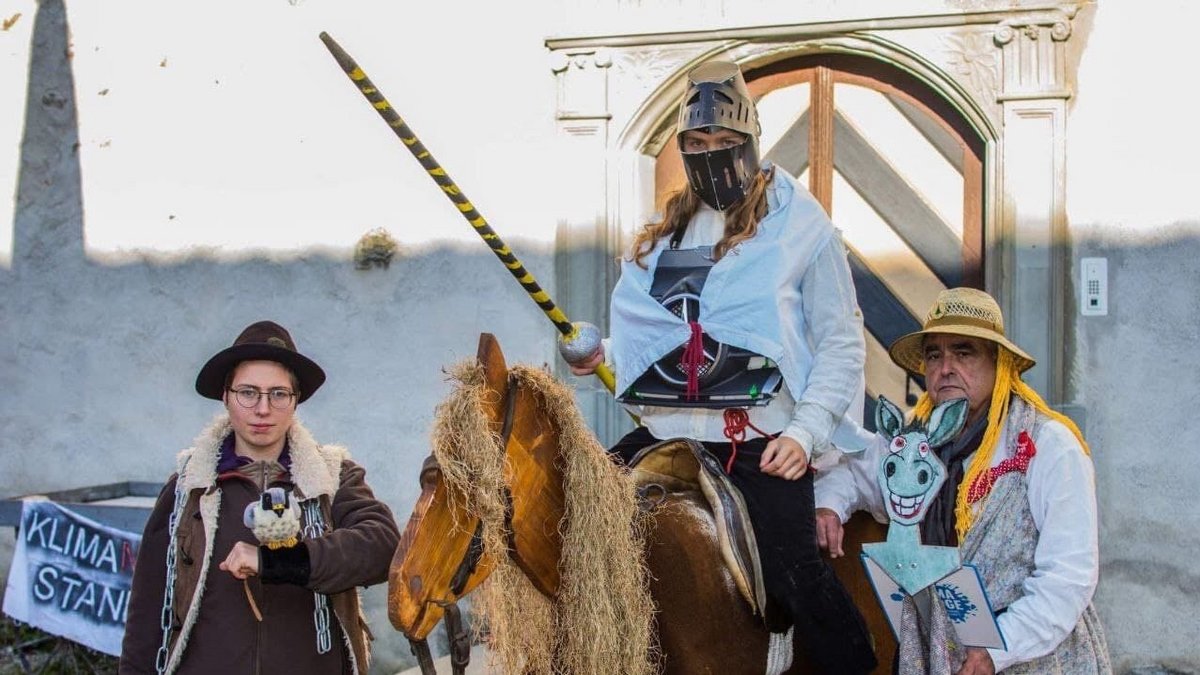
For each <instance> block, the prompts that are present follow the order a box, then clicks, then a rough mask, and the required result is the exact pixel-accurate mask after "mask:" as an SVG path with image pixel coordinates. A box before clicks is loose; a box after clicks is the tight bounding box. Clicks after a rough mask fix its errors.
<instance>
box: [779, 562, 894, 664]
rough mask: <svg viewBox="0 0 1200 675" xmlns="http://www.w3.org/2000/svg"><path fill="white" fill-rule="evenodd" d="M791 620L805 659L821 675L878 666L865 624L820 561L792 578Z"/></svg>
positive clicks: (846, 595) (833, 576) (840, 584)
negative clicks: (814, 665)
mask: <svg viewBox="0 0 1200 675" xmlns="http://www.w3.org/2000/svg"><path fill="white" fill-rule="evenodd" d="M792 581H793V583H794V587H795V589H796V593H795V595H794V596H793V597H794V600H793V603H792V607H791V610H792V618H793V620H794V622H795V624H796V633H797V634H798V635H799V636H800V639H801V644H803V645H804V647H805V649H806V651H807V652H808V654H809V657H810V658H811V659H812V661H813V662H814V663H816V664H817V666H819V667H820V669H821V672H822V673H831V674H832V673H837V674H839V675H841V674H845V675H859V674H860V673H869V672H871V671H872V670H874V669H875V667H876V666H877V665H878V664H879V662H878V661H877V660H876V658H875V651H874V649H872V645H871V634H870V632H869V631H868V630H867V624H866V621H865V620H864V619H863V616H862V614H861V613H860V612H859V611H858V607H856V606H855V605H854V600H852V599H851V598H850V594H849V593H847V592H846V589H845V587H843V586H842V583H841V581H839V580H838V578H837V577H836V576H835V575H834V574H833V571H832V570H831V569H829V566H828V565H826V564H825V563H824V562H823V561H822V562H820V563H818V564H814V565H808V566H805V568H804V569H802V570H799V571H798V572H797V574H795V575H792Z"/></svg>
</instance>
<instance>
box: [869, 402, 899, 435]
mask: <svg viewBox="0 0 1200 675" xmlns="http://www.w3.org/2000/svg"><path fill="white" fill-rule="evenodd" d="M902 426H904V415H903V414H902V413H901V412H900V409H899V408H897V407H896V404H895V403H892V402H891V401H889V400H887V397H885V396H880V397H879V399H878V400H877V401H876V403H875V429H877V430H878V431H880V432H881V433H884V434H886V435H887V437H888V438H894V437H895V436H896V434H898V433H900V427H902Z"/></svg>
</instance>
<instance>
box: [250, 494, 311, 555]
mask: <svg viewBox="0 0 1200 675" xmlns="http://www.w3.org/2000/svg"><path fill="white" fill-rule="evenodd" d="M242 521H243V522H244V523H245V524H246V527H248V528H250V531H251V532H253V533H254V536H255V537H258V542H259V543H260V544H262V545H263V546H266V547H267V548H269V549H272V550H274V549H277V548H286V547H289V546H295V545H296V543H297V542H298V541H299V535H300V505H299V504H298V503H297V502H296V500H295V499H292V495H290V494H289V493H288V492H287V491H286V490H284V489H283V488H281V487H272V488H267V490H266V491H265V492H263V493H262V498H260V499H259V500H258V501H256V502H250V503H249V504H247V505H246V511H245V513H243V514H242Z"/></svg>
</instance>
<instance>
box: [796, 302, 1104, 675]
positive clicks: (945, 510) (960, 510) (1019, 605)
mask: <svg viewBox="0 0 1200 675" xmlns="http://www.w3.org/2000/svg"><path fill="white" fill-rule="evenodd" d="M889 353H890V355H891V357H892V360H893V361H894V362H895V363H896V364H897V365H899V366H900V367H901V368H904V369H905V370H907V371H908V372H909V373H912V374H913V375H916V376H923V377H924V378H925V385H926V392H925V393H924V394H923V395H922V396H921V397H920V399H918V401H917V404H916V407H915V408H914V409H913V412H912V414H913V415H914V416H915V417H916V418H917V419H920V420H927V419H929V417H930V413H931V411H932V410H933V409H934V407H935V406H936V405H938V404H939V403H942V402H944V401H948V400H951V399H955V398H966V399H967V400H968V405H969V411H968V415H967V421H966V423H965V425H964V426H963V429H962V431H960V432H959V433H958V434H957V435H955V436H954V437H953V438H951V439H949V440H948V441H947V442H946V443H945V444H944V445H941V446H940V447H937V448H935V449H934V451H935V452H936V454H937V455H938V457H940V459H941V460H942V462H943V463H944V464H945V466H946V467H947V480H946V481H945V482H944V483H943V484H942V485H941V487H940V489H939V490H938V492H937V493H936V495H935V496H934V497H933V498H932V502H929V506H928V509H929V510H928V511H927V513H926V517H925V519H924V520H923V521H922V522H921V524H920V529H921V541H922V542H923V543H924V544H926V545H933V546H958V547H959V552H960V554H961V558H962V561H963V562H964V563H973V564H974V565H975V566H976V567H977V568H978V569H979V573H980V576H981V578H982V579H983V582H984V588H985V589H986V590H987V593H988V597H989V599H990V602H991V604H992V609H993V610H994V611H995V612H996V613H997V622H998V624H999V627H1000V631H1001V633H1002V635H1003V636H1004V641H1005V644H1006V647H1007V648H1006V649H984V648H981V647H968V648H966V649H965V650H964V649H961V648H958V647H957V646H956V645H953V644H949V642H950V641H949V639H947V638H946V637H945V636H947V635H949V636H952V635H954V632H953V631H952V630H950V631H945V630H937V629H934V628H933V627H932V624H929V621H931V620H932V621H937V620H942V621H945V620H946V619H945V616H946V615H945V613H944V612H943V613H941V615H940V617H941V618H940V619H939V613H938V612H937V611H936V609H935V610H934V611H933V612H932V613H933V618H932V619H929V618H924V617H923V618H922V619H921V622H922V623H923V624H924V625H922V626H920V627H917V626H908V625H906V626H905V627H903V628H902V630H901V639H900V647H899V657H898V659H897V670H898V672H899V673H901V674H903V675H910V674H916V673H957V674H960V675H978V674H981V673H982V674H990V673H995V672H1001V671H1003V672H1005V673H1047V672H1064V673H1080V674H1084V673H1110V672H1112V668H1111V665H1110V663H1109V658H1108V648H1107V646H1106V643H1105V639H1104V631H1103V628H1102V627H1101V625H1100V619H1099V617H1098V616H1097V614H1096V611H1095V609H1094V608H1093V606H1092V604H1091V603H1092V594H1093V592H1094V591H1095V588H1096V582H1097V579H1098V577H1099V564H1100V560H1099V557H1100V556H1099V551H1098V542H1097V540H1098V535H1097V525H1096V489H1095V479H1094V474H1093V470H1092V462H1091V458H1090V450H1089V448H1088V444H1087V442H1086V441H1084V439H1083V436H1082V434H1081V433H1080V431H1079V428H1078V427H1077V426H1075V424H1074V423H1073V422H1072V421H1071V420H1070V419H1069V418H1067V417H1065V416H1063V415H1061V414H1059V413H1057V412H1055V411H1053V410H1051V409H1050V408H1049V407H1047V405H1046V403H1045V402H1044V401H1043V400H1042V398H1041V397H1040V396H1038V394H1037V392H1035V391H1034V390H1033V389H1031V388H1030V387H1029V386H1028V385H1027V384H1025V383H1024V382H1023V381H1022V380H1021V373H1023V372H1024V371H1026V370H1028V369H1029V368H1032V367H1033V365H1034V360H1033V359H1032V358H1031V357H1030V356H1029V355H1028V354H1026V353H1025V352H1024V351H1022V350H1021V349H1020V348H1019V347H1017V346H1016V345H1015V344H1013V343H1012V342H1011V341H1009V340H1008V338H1006V337H1005V335H1004V317H1003V316H1002V315H1001V313H1000V307H999V305H997V304H996V301H995V300H994V299H993V298H992V297H991V296H990V295H988V294H987V293H985V292H983V291H980V290H976V289H973V288H952V289H948V290H945V291H943V292H942V293H941V294H939V295H938V298H937V301H936V302H935V303H934V305H933V307H932V308H931V309H930V311H929V314H928V316H927V318H926V320H925V323H924V325H923V327H922V329H921V330H919V331H916V332H914V333H910V334H908V335H905V336H903V337H901V338H900V339H898V340H897V341H896V342H895V343H893V344H892V345H891V347H890V348H889ZM886 452H888V449H887V447H886V442H885V441H884V440H883V439H882V438H881V439H879V440H877V441H876V442H875V443H873V444H872V445H871V446H870V447H869V448H868V449H867V451H866V452H864V453H860V454H859V455H857V456H854V457H850V456H847V457H844V458H843V459H842V460H841V461H840V462H839V463H838V464H837V465H835V466H834V467H832V468H831V469H829V470H827V471H824V472H822V473H821V476H820V477H819V479H818V480H817V485H816V500H817V506H818V508H817V523H818V539H819V540H820V543H821V546H822V547H825V548H827V549H828V550H829V552H830V554H831V555H835V556H836V555H841V554H842V550H841V543H842V542H841V538H842V523H843V522H845V520H846V519H847V518H848V517H849V515H850V514H851V513H852V512H853V511H855V510H859V509H862V510H868V511H870V512H872V513H873V514H874V515H875V517H876V518H877V519H880V520H881V522H885V521H886V515H885V514H886V511H885V505H884V504H883V500H882V495H881V492H880V489H879V485H878V482H877V480H876V475H877V473H878V471H879V466H880V462H881V461H882V458H883V457H884V453H886ZM939 635H940V636H942V637H940V638H938V637H934V636H939Z"/></svg>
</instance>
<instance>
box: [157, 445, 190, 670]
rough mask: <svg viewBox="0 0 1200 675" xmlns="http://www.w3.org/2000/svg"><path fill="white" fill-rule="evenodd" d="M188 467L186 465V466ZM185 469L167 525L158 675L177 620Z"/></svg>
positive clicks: (179, 476)
mask: <svg viewBox="0 0 1200 675" xmlns="http://www.w3.org/2000/svg"><path fill="white" fill-rule="evenodd" d="M185 466H186V464H185ZM182 474H183V469H182V468H181V469H180V470H179V473H178V474H176V476H175V506H174V508H172V509H171V519H170V520H169V521H168V524H167V531H168V532H169V533H170V534H169V538H170V540H169V541H168V543H167V587H166V589H164V590H163V607H162V615H161V616H160V617H159V622H158V623H159V626H160V627H161V628H162V644H161V645H159V647H158V653H157V654H156V655H155V656H154V669H155V671H157V672H158V675H163V673H165V672H167V655H168V653H169V649H168V647H169V646H170V644H171V624H172V623H174V619H175V551H176V549H177V548H178V541H177V540H176V537H175V533H176V531H177V530H178V529H179V516H180V515H181V514H182V512H183V506H184V499H183V497H184V494H183V475H182Z"/></svg>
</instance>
